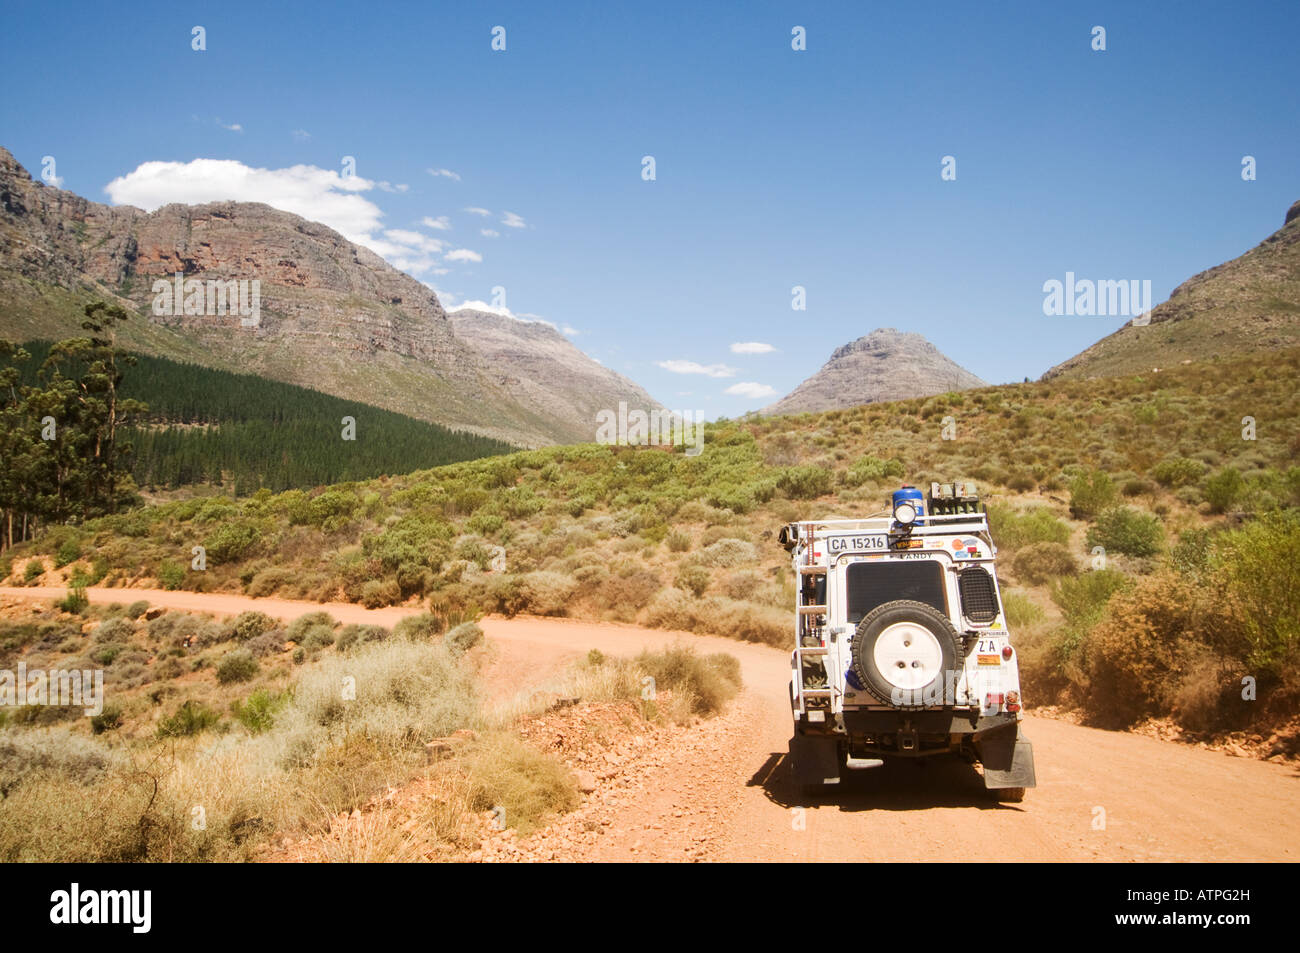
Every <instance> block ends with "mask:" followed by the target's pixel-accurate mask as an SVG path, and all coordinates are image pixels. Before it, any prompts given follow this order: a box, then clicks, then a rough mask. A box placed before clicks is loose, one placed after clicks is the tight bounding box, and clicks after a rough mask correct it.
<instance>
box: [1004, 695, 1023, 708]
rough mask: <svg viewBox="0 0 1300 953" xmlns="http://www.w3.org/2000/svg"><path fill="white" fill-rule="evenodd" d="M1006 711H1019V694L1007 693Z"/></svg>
mask: <svg viewBox="0 0 1300 953" xmlns="http://www.w3.org/2000/svg"><path fill="white" fill-rule="evenodd" d="M1007 711H1020V693H1019V692H1007Z"/></svg>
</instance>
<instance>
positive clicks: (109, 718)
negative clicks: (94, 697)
mask: <svg viewBox="0 0 1300 953" xmlns="http://www.w3.org/2000/svg"><path fill="white" fill-rule="evenodd" d="M121 727H122V706H121V705H118V704H115V703H113V702H109V703H108V704H106V705H105V706H104V710H103V711H101V712H100V713H99V714H98V715H93V716H91V719H90V730H91V731H93V732H94V733H95V734H97V735H101V734H103V733H104V732H106V731H113V730H115V729H117V728H121Z"/></svg>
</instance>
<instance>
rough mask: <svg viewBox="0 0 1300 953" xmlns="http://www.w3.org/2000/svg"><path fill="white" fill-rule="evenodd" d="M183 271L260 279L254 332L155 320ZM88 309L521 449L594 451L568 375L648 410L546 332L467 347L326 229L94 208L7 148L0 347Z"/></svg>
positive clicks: (228, 320) (426, 292) (436, 310)
mask: <svg viewBox="0 0 1300 953" xmlns="http://www.w3.org/2000/svg"><path fill="white" fill-rule="evenodd" d="M177 272H180V273H182V274H183V275H184V277H185V278H186V279H191V278H196V279H199V280H201V281H205V282H206V281H208V280H220V281H238V280H248V281H250V282H251V281H252V280H257V281H258V282H259V287H260V320H259V322H258V323H257V324H256V325H247V324H245V323H243V322H241V320H240V315H238V314H235V313H227V314H225V315H224V316H220V315H215V314H198V315H185V314H183V313H172V314H164V315H158V314H155V313H153V309H152V307H151V305H152V304H153V301H154V292H153V286H154V283H155V282H156V281H157V280H159V279H172V278H173V276H174V275H175V274H176V273H177ZM96 297H98V298H106V299H109V300H112V301H116V302H117V303H120V304H122V305H123V306H124V307H126V308H127V309H128V310H129V311H130V312H132V313H134V314H137V315H139V316H140V318H141V320H140V321H133V322H129V323H128V326H127V327H126V328H124V330H123V332H122V334H123V338H122V340H123V343H124V344H126V345H128V346H131V347H136V348H139V349H140V350H143V351H147V352H149V353H155V354H159V355H161V356H164V357H171V358H175V359H180V360H187V361H192V362H196V363H200V364H204V365H207V366H211V367H219V368H223V369H226V370H238V371H246V372H252V373H257V374H260V375H262V376H264V377H269V378H273V379H277V380H284V381H288V382H289V383H293V384H299V385H302V386H307V387H312V388H315V389H317V390H321V391H325V392H326V393H330V394H334V395H336V396H339V397H344V398H348V399H354V400H359V401H364V402H366V403H369V404H377V405H379V406H382V407H385V408H387V409H390V410H395V411H398V412H399V413H405V414H409V415H411V416H414V417H418V418H420V419H424V420H431V421H434V422H437V423H441V424H445V425H447V426H452V427H458V428H463V429H468V430H473V431H477V432H480V433H484V434H488V435H491V436H494V437H498V438H501V439H505V440H509V441H511V442H514V443H518V444H525V445H530V446H535V445H539V444H545V443H555V442H572V441H575V440H580V439H588V440H589V439H592V432H593V429H594V424H592V423H590V422H589V421H586V420H583V421H582V422H581V424H580V423H579V418H580V417H584V416H585V415H586V410H587V406H586V403H587V401H586V397H585V396H584V395H583V394H581V393H579V392H578V391H577V390H576V389H574V388H569V387H566V386H565V384H564V378H565V376H566V375H568V376H569V377H573V376H574V374H575V373H577V378H578V379H579V380H581V381H584V382H586V383H587V384H590V385H592V387H593V390H592V393H593V394H594V395H595V396H596V398H597V399H599V400H604V399H606V398H607V397H608V396H610V395H613V394H616V393H623V392H626V393H628V394H630V395H634V396H635V398H636V399H645V400H648V397H645V395H644V391H640V389H639V388H637V387H636V386H635V385H633V384H632V383H631V382H630V381H626V379H623V378H619V376H618V375H616V374H612V372H607V371H604V370H603V369H600V368H599V365H597V364H595V362H593V361H591V360H590V359H588V358H586V357H585V355H582V354H581V352H580V351H578V350H577V348H574V347H573V346H572V345H571V344H568V342H567V341H564V339H563V337H562V336H560V335H558V334H557V333H555V332H554V331H553V330H551V329H546V330H547V331H548V332H549V334H548V333H542V332H541V331H539V330H534V331H529V332H526V331H525V328H526V327H527V326H520V327H519V328H516V329H514V330H515V331H516V332H517V333H516V334H514V335H513V337H512V336H511V335H510V334H507V333H506V329H505V327H504V326H499V327H493V328H492V329H490V330H488V332H487V333H486V334H485V335H484V336H483V340H481V341H466V340H462V339H461V338H460V337H458V336H457V334H456V332H455V330H454V328H453V326H452V323H451V322H450V321H449V320H448V318H447V315H446V313H445V312H444V310H443V308H442V305H441V304H440V303H439V301H438V298H437V295H435V294H434V293H433V291H432V290H430V289H429V288H428V287H426V286H425V285H423V284H421V283H420V282H419V281H417V280H416V279H414V278H412V277H411V276H409V275H407V274H404V273H403V272H401V271H398V270H397V269H396V268H394V267H392V266H391V265H389V264H388V263H387V262H385V261H384V260H383V259H382V258H380V257H379V256H378V255H376V254H374V253H373V252H371V251H370V250H368V249H366V248H363V247H361V246H359V245H355V244H353V243H352V242H349V241H348V240H347V239H345V238H344V237H343V236H342V235H340V234H338V233H337V232H335V231H334V230H332V229H330V228H327V227H326V226H324V225H320V224H318V223H316V222H310V221H307V220H306V219H303V218H301V217H299V216H297V215H293V214H290V213H288V212H282V211H279V210H278V209H274V208H272V207H270V206H269V205H263V204H260V203H250V202H212V203H208V204H205V205H192V206H191V205H167V206H164V207H162V208H159V209H157V210H155V211H153V212H144V211H142V210H140V209H138V208H132V207H130V206H108V205H102V204H100V203H97V202H91V201H89V200H87V199H84V198H82V197H80V196H78V195H74V194H72V193H71V192H65V191H63V190H61V189H57V188H51V187H49V186H46V185H44V184H43V183H41V182H37V181H33V179H32V178H31V176H30V175H28V173H27V171H26V169H24V168H23V167H22V165H20V164H19V163H18V162H17V161H16V160H15V159H14V157H13V156H12V155H11V154H9V153H8V152H7V151H5V150H4V149H0V336H5V337H16V338H33V337H56V336H61V335H66V334H68V333H71V332H73V331H75V330H76V329H77V328H78V326H79V324H78V321H79V318H80V306H81V305H82V304H84V303H85V302H86V301H88V300H90V299H92V298H96ZM175 310H177V311H183V308H178V309H175ZM539 327H542V326H539ZM554 338H558V339H559V340H558V342H557V341H556V340H554ZM488 344H490V347H487V348H486V349H485V345H488ZM530 347H536V348H537V352H536V353H532V354H530V353H528V349H529V348H530ZM487 354H490V355H491V356H492V358H493V366H488V365H487V364H485V363H484V360H483V356H484V355H487ZM502 367H506V368H508V369H507V370H505V372H504V373H503V372H502ZM593 368H595V369H598V370H593ZM578 369H581V371H580V373H578ZM618 382H621V383H618ZM597 384H599V386H596V385H597ZM616 405H617V404H616V402H615V406H616ZM593 416H594V414H593Z"/></svg>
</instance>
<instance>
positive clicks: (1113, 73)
mask: <svg viewBox="0 0 1300 953" xmlns="http://www.w3.org/2000/svg"><path fill="white" fill-rule="evenodd" d="M713 6H714V7H716V8H712V7H711V6H710V5H701V4H690V3H682V4H674V3H653V4H637V5H633V4H614V3H562V2H560V3H554V4H537V3H519V4H511V3H483V4H470V3H458V4H433V3H412V4H394V5H385V4H381V3H375V4H355V3H348V4H338V5H333V6H332V5H330V4H328V3H312V4H266V3H262V4H248V5H243V4H239V3H220V4H210V5H208V4H196V5H188V6H187V7H185V8H184V9H182V8H181V6H180V5H178V4H156V5H150V4H147V3H137V4H132V5H130V6H129V7H121V6H118V5H100V4H86V5H84V6H78V5H77V4H62V5H60V6H59V7H58V8H57V13H51V12H50V9H51V8H48V7H42V6H39V5H35V4H28V5H23V6H10V7H9V8H8V9H7V10H6V29H5V34H6V52H5V57H4V60H3V62H2V63H0V82H2V83H3V85H4V88H5V90H6V97H5V105H4V107H3V113H0V145H4V146H5V147H7V148H9V149H10V150H11V151H12V152H13V153H14V154H15V155H16V156H17V158H18V159H19V161H21V162H22V163H23V164H24V165H25V166H27V168H28V170H29V171H31V172H32V173H33V174H38V173H39V172H40V169H41V161H42V158H43V157H44V156H47V155H49V156H53V157H54V158H55V160H56V171H57V175H58V176H59V177H60V179H61V180H62V187H63V188H65V189H69V190H71V191H74V192H77V193H79V194H82V195H85V196H87V197H89V198H92V199H96V200H98V201H108V200H110V194H108V193H106V191H105V189H106V187H107V186H108V185H109V184H110V183H111V182H113V181H114V180H122V182H120V183H119V185H118V187H117V189H116V190H115V192H114V193H113V197H116V198H118V199H123V198H125V199H132V200H133V201H132V204H142V203H144V202H147V201H149V200H154V201H161V200H162V199H161V198H159V197H160V196H161V197H169V196H174V195H176V194H180V195H182V196H190V195H191V194H193V195H194V197H195V200H206V199H208V198H212V197H217V196H214V195H211V194H210V192H211V191H212V190H213V189H216V190H217V191H221V190H222V189H227V188H228V189H230V190H233V191H236V192H238V194H232V195H229V196H228V197H230V198H249V197H258V196H261V195H263V194H266V193H268V192H269V193H270V194H272V195H285V196H293V198H292V201H293V202H295V203H297V206H298V207H294V208H291V210H294V211H300V212H303V213H310V212H311V211H312V210H315V211H316V213H317V214H315V215H313V216H312V217H320V218H321V220H324V221H326V222H327V224H331V225H333V226H334V227H337V228H339V229H340V230H341V231H344V232H345V234H348V233H349V232H351V234H349V237H354V236H358V235H364V236H365V238H366V239H367V240H368V242H369V243H371V244H372V247H376V248H377V250H381V252H382V253H384V254H385V255H386V257H389V258H390V260H393V261H395V262H398V263H400V264H401V265H402V266H403V267H405V268H407V270H410V271H411V272H412V273H413V274H415V276H416V277H418V278H420V279H421V280H423V281H426V282H428V283H429V284H430V285H432V286H434V287H436V288H437V289H438V290H439V292H440V294H441V295H442V297H443V298H444V303H448V304H453V305H454V304H456V303H459V302H461V301H466V300H482V301H488V300H490V299H491V296H492V289H493V288H494V287H497V286H501V287H504V288H505V289H506V305H507V306H508V307H509V308H510V309H511V311H512V312H514V313H515V314H521V315H527V316H538V317H541V318H544V319H546V320H550V321H552V322H554V323H555V324H556V325H558V326H561V327H564V328H567V329H568V330H569V332H570V333H571V334H572V340H573V341H574V343H575V344H577V345H578V346H579V347H581V348H583V349H584V350H585V351H587V352H588V353H590V354H592V355H593V356H595V357H597V358H598V359H599V360H601V361H602V362H604V363H605V364H606V365H608V366H610V367H612V368H614V369H616V370H618V371H620V372H623V373H625V374H627V375H629V376H630V377H632V378H634V379H635V380H637V381H638V382H640V383H642V384H644V385H645V386H647V387H648V388H649V389H650V391H651V392H652V393H653V394H654V395H655V396H656V397H657V398H659V399H660V400H662V401H663V402H664V403H665V404H667V405H669V406H671V407H674V408H681V409H694V408H699V409H703V410H704V411H705V412H706V413H707V414H708V415H710V416H714V415H718V414H726V415H735V414H739V413H743V412H744V411H746V410H750V409H755V408H758V407H761V406H764V405H765V404H767V403H770V402H771V401H772V400H773V399H775V397H777V396H780V395H782V394H784V393H787V392H788V391H789V390H791V389H792V388H793V387H794V386H795V385H797V384H798V383H799V381H800V380H802V379H803V378H805V377H807V376H808V375H810V374H812V373H813V372H815V371H816V370H817V369H818V368H819V367H820V366H821V365H822V363H823V362H824V361H825V360H826V358H827V357H828V356H829V354H830V352H831V351H832V350H833V349H834V348H835V347H837V346H838V345H840V344H843V343H845V342H846V341H849V340H852V339H854V338H856V337H859V336H861V335H862V334H865V333H867V332H869V331H870V330H872V329H873V328H876V327H889V326H892V327H897V328H900V329H904V330H911V331H918V332H920V333H922V334H924V335H925V336H926V337H927V338H929V339H930V340H931V341H933V342H934V343H935V344H936V345H937V346H938V347H939V348H940V349H941V350H943V351H944V352H945V353H946V354H948V355H949V356H950V357H952V358H953V359H955V360H957V361H958V362H959V363H961V364H963V365H964V366H966V367H967V368H969V369H970V370H971V371H973V372H974V373H976V374H978V375H980V376H981V377H983V378H985V379H986V380H989V381H991V382H994V383H1000V382H1005V381H1012V380H1020V379H1022V378H1024V377H1026V376H1028V377H1031V378H1032V377H1037V376H1038V375H1039V374H1041V373H1042V372H1043V371H1044V370H1046V369H1047V368H1048V367H1050V366H1051V365H1052V364H1054V363H1056V362H1059V361H1061V360H1063V359H1065V358H1067V357H1069V356H1071V355H1073V354H1074V353H1076V352H1078V351H1079V350H1081V349H1082V348H1084V347H1086V346H1087V345H1088V344H1090V343H1092V342H1093V341H1095V340H1096V339H1098V338H1099V337H1102V336H1103V335H1105V334H1107V333H1109V332H1110V331H1112V330H1114V329H1115V328H1116V327H1118V326H1119V324H1120V323H1121V322H1122V319H1118V318H1114V317H1079V316H1071V317H1064V316H1063V317H1046V316H1044V314H1043V308H1042V305H1043V299H1044V293H1043V282H1044V281H1047V280H1049V279H1052V278H1057V279H1063V278H1064V275H1065V273H1066V272H1067V271H1073V272H1075V273H1076V274H1077V275H1079V276H1080V277H1090V278H1097V279H1101V278H1106V279H1134V278H1136V279H1150V280H1151V282H1152V288H1153V295H1154V298H1155V300H1156V301H1157V302H1158V301H1162V300H1164V299H1165V298H1166V297H1167V296H1168V295H1169V293H1170V292H1171V291H1172V290H1173V288H1174V287H1175V286H1176V285H1177V284H1178V283H1180V282H1181V281H1183V280H1184V279H1186V278H1188V277H1190V276H1191V275H1192V274H1194V273H1196V272H1198V271H1201V270H1203V269H1204V268H1207V267H1209V266H1212V265H1215V264H1218V263H1219V262H1222V261H1225V260H1227V259H1229V258H1232V257H1235V256H1237V255H1239V254H1241V253H1242V252H1244V251H1245V250H1247V249H1249V248H1250V247H1252V246H1254V245H1255V244H1256V243H1258V242H1259V241H1260V240H1262V239H1263V238H1264V237H1266V236H1267V235H1268V234H1270V233H1271V232H1272V231H1273V230H1275V229H1276V228H1278V227H1280V226H1281V224H1282V217H1283V214H1284V213H1285V211H1286V208H1287V207H1288V206H1289V205H1290V204H1291V202H1293V201H1295V200H1296V199H1297V198H1300V159H1298V158H1297V157H1298V156H1300V121H1298V120H1300V116H1298V115H1297V112H1298V110H1297V106H1296V103H1297V99H1296V90H1297V88H1300V57H1297V56H1296V55H1295V44H1296V39H1297V37H1298V36H1300V30H1298V29H1297V28H1298V27H1300V5H1297V4H1296V3H1294V2H1286V3H1261V4H1242V3H1237V4H1231V3H1221V4H1199V3H1178V4H1175V3H1150V4H1145V3H1144V4H1141V5H1137V4H1130V3H1087V4H1074V5H1069V8H1068V9H1066V8H1065V5H1060V4H1041V3H1024V4H997V5H991V4H980V5H975V4H971V3H969V2H955V3H928V4H924V5H914V4H878V3H870V4H868V3H843V4H841V3H828V2H819V3H815V4H795V3H746V4H717V5H713ZM1058 8H1059V9H1058ZM195 25H202V26H203V27H204V28H205V29H206V45H207V49H206V50H205V51H202V52H196V51H194V50H192V49H191V28H192V27H193V26H195ZM497 25H501V26H504V27H505V29H506V49H505V51H504V52H497V51H493V50H492V49H491V42H492V34H491V31H492V28H493V27H494V26H497ZM796 25H798V26H803V27H804V28H805V29H806V34H807V49H806V50H804V51H800V52H796V51H794V50H792V49H791V30H792V28H793V27H794V26H796ZM1097 25H1101V26H1103V27H1105V29H1106V46H1107V49H1106V50H1105V51H1104V52H1096V51H1094V50H1092V48H1091V43H1092V29H1093V27H1094V26H1097ZM234 127H237V128H234ZM645 155H652V156H654V157H655V163H656V179H655V181H652V182H648V181H644V180H643V179H642V175H641V172H642V157H643V156H645ZM946 155H951V156H953V157H955V159H956V169H957V177H956V179H955V180H954V181H943V180H942V179H941V177H940V168H941V165H940V164H941V160H942V158H943V157H944V156H946ZM1246 155H1251V156H1254V157H1255V158H1256V161H1257V176H1258V177H1257V179H1256V180H1255V181H1250V182H1247V181H1243V179H1242V176H1241V163H1242V157H1243V156H1246ZM344 156H353V157H354V158H355V160H356V169H355V171H356V178H355V179H353V180H341V179H338V174H339V172H340V170H341V164H342V161H343V157H344ZM198 159H208V160H228V161H229V162H230V163H232V164H230V165H218V166H210V165H194V164H192V163H193V162H194V160H198ZM150 162H161V163H174V164H176V165H175V166H163V167H146V168H145V169H143V170H142V169H141V168H140V167H141V166H142V165H143V164H144V163H150ZM233 163H238V164H239V165H233ZM244 167H247V169H248V170H266V172H265V173H263V174H256V173H252V172H245V171H244ZM295 167H308V168H299V169H297V170H296V171H293V172H287V171H285V170H291V169H294V168H295ZM430 169H433V170H446V171H447V172H451V173H454V177H453V176H452V175H446V174H431V173H430V172H429V171H428V170H430ZM151 170H152V171H151ZM403 186H405V188H404V189H403V188H402V187H403ZM250 190H251V195H250V194H248V193H249V192H250ZM263 200H266V201H271V204H277V203H276V201H273V200H272V199H270V198H264V199H263ZM286 201H290V200H289V199H287V198H286ZM466 209H481V210H486V211H488V212H489V213H490V214H488V215H486V216H485V215H481V214H478V213H475V212H471V211H466ZM507 213H511V215H512V216H513V217H510V216H508V215H507ZM439 225H444V226H446V227H442V228H440V227H438V226H439ZM485 231H487V232H491V233H495V234H484V232H485ZM475 259H479V260H475ZM796 285H799V286H802V287H804V288H806V289H807V310H806V311H803V312H797V311H793V310H792V309H791V289H792V288H793V287H794V286H796ZM741 342H760V343H763V344H766V345H769V346H770V347H771V348H772V349H773V350H771V351H770V352H768V353H761V354H759V353H734V352H733V351H732V345H734V344H737V343H741ZM665 365H666V366H665ZM692 366H695V367H698V368H704V369H709V370H711V372H712V375H716V376H711V375H710V374H707V373H699V372H695V373H679V372H675V371H674V370H672V369H670V368H676V369H677V370H678V371H680V370H683V369H691V368H692ZM738 385H742V386H739V387H738ZM743 385H755V386H743ZM729 389H732V390H738V391H739V392H738V393H730V394H729V393H727V391H728V390H729Z"/></svg>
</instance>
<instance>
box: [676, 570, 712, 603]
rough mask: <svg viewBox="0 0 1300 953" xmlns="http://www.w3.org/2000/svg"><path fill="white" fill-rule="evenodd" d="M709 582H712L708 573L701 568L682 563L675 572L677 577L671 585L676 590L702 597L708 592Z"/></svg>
mask: <svg viewBox="0 0 1300 953" xmlns="http://www.w3.org/2000/svg"><path fill="white" fill-rule="evenodd" d="M710 582H712V578H711V577H710V576H709V571H708V570H707V569H705V568H704V567H703V566H700V565H696V564H695V563H683V564H682V566H681V567H680V568H679V569H678V570H677V577H676V579H675V580H674V581H673V585H675V586H676V587H677V588H678V589H684V590H686V591H687V592H691V593H694V594H695V595H697V596H702V595H704V593H705V592H706V591H707V590H708V588H709V583H710Z"/></svg>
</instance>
